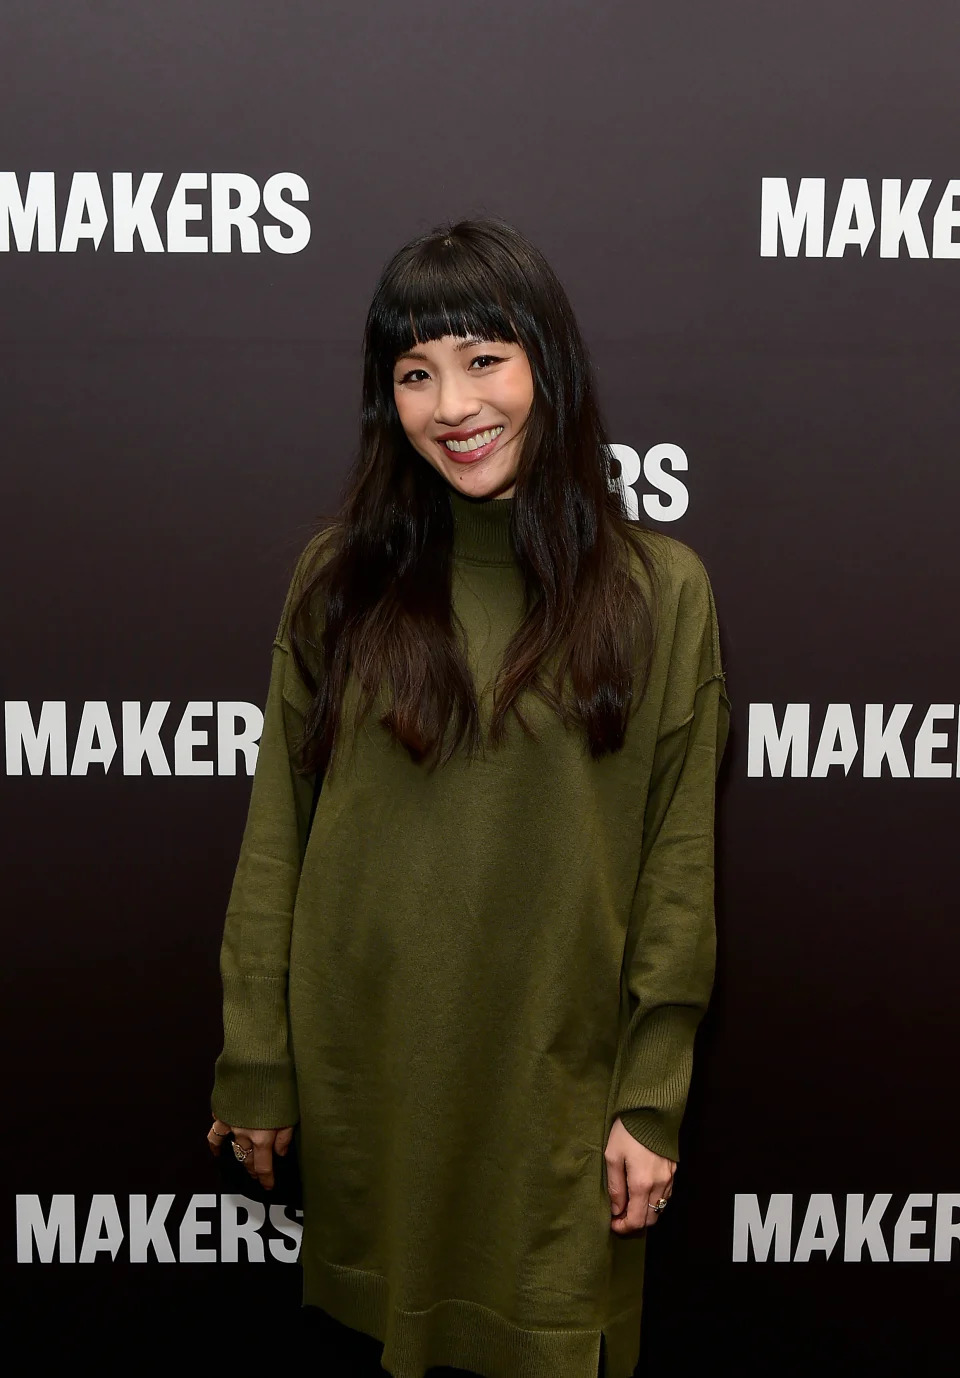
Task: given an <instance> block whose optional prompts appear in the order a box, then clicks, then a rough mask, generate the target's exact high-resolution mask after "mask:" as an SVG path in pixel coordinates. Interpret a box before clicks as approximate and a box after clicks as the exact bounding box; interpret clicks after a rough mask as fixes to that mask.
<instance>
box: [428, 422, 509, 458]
mask: <svg viewBox="0 0 960 1378" xmlns="http://www.w3.org/2000/svg"><path fill="white" fill-rule="evenodd" d="M502 430H503V427H502V426H494V427H493V428H492V429H491V430H489V431H481V433H480V434H479V435H472V436H471V437H470V439H469V440H445V441H444V442H443V443H444V445H446V447H447V449H448V450H453V452H454V454H458V455H459V454H463V453H464V451H466V450H479V448H480V446H481V445H489V443H490V441H491V440H493V438H494V436H497V435H499V434H500V432H501V431H502Z"/></svg>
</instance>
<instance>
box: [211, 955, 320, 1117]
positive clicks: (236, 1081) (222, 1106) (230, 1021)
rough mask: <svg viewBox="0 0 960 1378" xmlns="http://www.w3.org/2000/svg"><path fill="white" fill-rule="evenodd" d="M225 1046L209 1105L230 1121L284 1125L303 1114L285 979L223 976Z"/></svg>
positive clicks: (219, 1115) (217, 1068)
mask: <svg viewBox="0 0 960 1378" xmlns="http://www.w3.org/2000/svg"><path fill="white" fill-rule="evenodd" d="M223 1040H224V1041H223V1052H222V1053H221V1054H220V1056H219V1058H218V1059H217V1064H216V1072H215V1079H214V1086H213V1094H212V1097H211V1101H210V1107H211V1109H212V1110H213V1113H214V1114H215V1115H217V1116H218V1117H219V1118H220V1119H222V1120H225V1121H226V1123H227V1124H239V1125H242V1126H243V1127H244V1128H245V1129H280V1128H284V1127H285V1126H287V1125H291V1124H296V1123H297V1121H298V1120H299V1118H300V1107H299V1101H298V1097H297V1079H296V1073H295V1071H294V1065H293V1057H292V1055H291V1053H290V1038H289V1028H288V1022H287V1002H286V981H285V980H284V979H282V978H280V977H270V976H264V977H249V976H248V977H243V976H233V977H225V978H224V982H223Z"/></svg>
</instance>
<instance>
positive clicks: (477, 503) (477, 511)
mask: <svg viewBox="0 0 960 1378" xmlns="http://www.w3.org/2000/svg"><path fill="white" fill-rule="evenodd" d="M450 506H451V509H452V511H453V555H454V558H455V559H461V560H476V561H479V563H481V564H485V565H507V564H513V563H514V560H515V558H516V557H515V556H514V553H513V546H512V544H511V541H510V514H511V512H512V511H513V498H512V497H509V498H467V497H464V496H463V494H462V493H459V492H458V491H457V490H456V489H455V488H451V489H450Z"/></svg>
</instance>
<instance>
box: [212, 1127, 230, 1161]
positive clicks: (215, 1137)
mask: <svg viewBox="0 0 960 1378" xmlns="http://www.w3.org/2000/svg"><path fill="white" fill-rule="evenodd" d="M230 1132H231V1131H230V1126H229V1125H228V1124H225V1123H224V1122H223V1120H218V1119H215V1120H214V1121H213V1124H212V1125H211V1126H210V1129H209V1132H208V1133H207V1143H208V1144H209V1145H210V1151H211V1152H212V1153H213V1154H214V1155H215V1156H216V1155H219V1153H220V1149H221V1147H222V1145H223V1143H224V1141H225V1139H226V1138H227V1135H228V1134H229V1133H230Z"/></svg>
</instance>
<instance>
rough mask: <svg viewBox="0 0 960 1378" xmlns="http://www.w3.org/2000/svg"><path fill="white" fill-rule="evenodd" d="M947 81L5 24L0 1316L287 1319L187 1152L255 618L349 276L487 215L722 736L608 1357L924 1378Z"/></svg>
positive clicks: (948, 529)
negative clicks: (630, 1348) (690, 1014)
mask: <svg viewBox="0 0 960 1378" xmlns="http://www.w3.org/2000/svg"><path fill="white" fill-rule="evenodd" d="M958 56H960V20H958V18H957V16H956V12H955V10H954V9H953V8H952V7H950V6H947V5H945V4H943V3H942V0H941V2H940V3H934V0H915V2H914V3H913V4H911V5H909V6H907V5H905V4H900V3H893V0H874V2H873V3H872V4H866V3H863V4H861V3H843V2H842V0H841V3H832V4H827V3H823V0H811V3H808V4H805V5H803V6H792V7H788V6H771V5H765V4H761V3H759V2H758V0H754V2H753V3H747V2H746V0H743V2H741V3H734V4H730V5H726V6H719V7H718V6H713V5H710V4H707V3H705V0H704V2H703V3H699V4H689V3H683V0H681V2H680V3H676V4H673V5H669V6H660V7H655V8H652V7H649V6H644V5H636V4H627V3H610V2H609V0H606V2H605V0H593V3H590V4H587V3H583V2H582V0H549V2H548V0H529V2H528V3H517V4H514V5H510V6H505V5H503V6H502V5H488V6H483V7H479V8H478V7H469V6H460V5H451V4H448V3H438V0H423V2H422V3H420V4H418V5H416V6H401V5H396V4H392V3H388V2H387V0H360V2H359V3H358V0H323V2H322V3H318V4H316V5H304V4H290V5H280V6H274V7H272V8H270V7H263V6H261V5H255V4H251V3H249V0H233V3H230V4H227V3H226V2H225V0H219V2H218V3H200V4H196V3H191V4H187V3H185V0H173V2H172V3H168V4H165V5H162V6H150V5H145V4H127V5H123V6H120V5H103V6H92V5H77V4H72V3H65V0H57V2H55V3H31V4H27V3H23V2H22V0H8V2H7V3H6V4H5V5H4V6H3V9H2V12H0V107H2V119H0V436H2V446H3V465H2V471H3V482H4V490H5V501H4V507H3V510H4V513H5V518H6V520H5V527H4V540H3V542H2V543H0V564H2V569H3V579H4V590H5V596H4V636H3V668H2V689H3V715H4V755H3V764H2V779H0V785H2V795H3V829H2V835H0V842H2V848H3V914H4V921H3V932H4V945H5V961H4V967H5V975H6V994H5V997H4V1000H3V1020H4V1025H5V1031H6V1043H5V1053H4V1062H3V1068H4V1086H5V1094H4V1102H5V1115H4V1121H5V1140H6V1149H7V1151H6V1153H5V1160H6V1171H5V1172H4V1182H3V1187H2V1192H0V1197H2V1202H0V1250H2V1259H3V1265H4V1280H3V1289H2V1290H3V1297H4V1302H3V1307H4V1309H5V1310H7V1311H8V1317H7V1319H6V1320H5V1325H10V1326H15V1325H17V1324H24V1325H26V1326H27V1327H29V1328H32V1330H33V1332H34V1333H36V1334H45V1335H54V1334H60V1335H70V1336H74V1337H77V1336H81V1335H83V1334H94V1335H96V1337H97V1338H96V1344H97V1345H100V1346H102V1345H103V1344H105V1343H107V1342H108V1341H109V1339H111V1338H118V1339H121V1340H125V1338H126V1337H129V1335H130V1334H131V1333H136V1334H139V1335H143V1334H159V1333H160V1332H161V1331H163V1332H168V1333H169V1332H170V1331H171V1330H173V1331H174V1332H175V1331H177V1329H178V1328H179V1327H181V1326H183V1325H186V1324H187V1323H188V1322H190V1323H194V1322H195V1323H197V1324H199V1325H203V1324H209V1325H210V1326H215V1327H216V1330H217V1331H218V1333H221V1334H223V1333H226V1332H225V1331H224V1327H228V1326H230V1325H231V1324H236V1325H237V1326H240V1327H243V1326H244V1325H245V1324H248V1323H249V1321H248V1318H249V1317H251V1316H254V1315H255V1316H256V1326H257V1328H258V1329H259V1330H260V1331H261V1332H262V1331H264V1329H266V1331H267V1332H272V1333H276V1335H277V1336H280V1337H282V1336H283V1335H285V1334H286V1333H288V1328H289V1327H290V1326H291V1325H292V1324H293V1323H294V1321H295V1319H296V1313H297V1308H298V1306H299V1286H300V1282H299V1270H298V1268H297V1267H296V1266H291V1265H296V1260H297V1253H298V1247H299V1234H300V1215H299V1210H298V1208H297V1205H296V1203H295V1201H294V1200H292V1199H284V1197H283V1195H282V1194H278V1195H277V1199H276V1200H275V1201H273V1202H272V1203H268V1204H264V1202H263V1201H262V1200H260V1199H254V1198H253V1197H252V1196H250V1197H247V1196H245V1195H243V1194H234V1193H231V1192H230V1191H228V1190H226V1189H225V1187H224V1184H223V1183H222V1182H221V1180H220V1179H219V1178H218V1176H217V1175H216V1173H215V1171H214V1167H213V1164H212V1160H211V1159H210V1157H209V1153H208V1150H207V1147H206V1143H205V1137H204V1136H205V1133H206V1129H207V1127H208V1124H209V1092H210V1086H211V1079H212V1070H213V1062H214V1059H215V1057H216V1055H217V1052H218V1051H219V1046H220V1024H219V1020H220V1007H219V999H220V992H219V977H218V971H217V957H218V950H219V942H220V934H221V927H222V922H223V915H224V911H225V907H226V901H227V895H228V891H229V886H230V882H231V879H232V874H233V867H234V865H235V862H236V856H237V851H238V847H239V842H240V835H241V831H242V826H243V820H244V816H245V811H246V805H247V800H248V797H249V791H250V777H251V775H252V773H253V770H254V766H255V763H256V754H257V741H258V737H259V733H260V727H261V723H262V712H261V710H262V705H263V701H264V695H265V691H266V681H267V676H268V669H269V654H270V642H271V639H272V636H273V632H274V630H275V626H276V619H277V616H278V613H279V608H280V604H281V601H282V598H283V593H284V591H285V588H286V584H287V580H288V578H289V575H290V572H291V569H292V565H293V561H294V559H295V557H296V555H297V554H298V553H299V551H300V550H301V548H302V546H303V544H304V542H305V540H306V539H307V537H308V535H309V534H310V533H311V532H312V531H313V530H314V529H315V527H316V525H317V522H318V521H319V519H320V518H321V516H322V514H324V513H326V512H328V511H331V510H333V509H334V508H335V507H336V505H337V502H338V500H339V495H340V491H341V484H342V482H343V479H344V477H345V474H346V472H347V469H348V466H349V464H350V462H351V459H352V457H353V453H354V447H355V443H356V434H357V425H358V409H359V395H360V338H361V331H362V327H363V320H364V316H365V313H366V309H367V305H368V303H369V300H370V296H371V294H372V291H373V287H374V284H375V282H376V279H377V276H378V274H379V272H380V269H381V266H382V264H383V263H384V261H385V260H386V259H387V258H388V257H389V256H390V254H392V253H393V251H394V250H395V249H396V248H397V247H398V246H399V245H400V244H401V243H404V242H405V241H406V240H408V239H409V238H411V237H412V236H413V235H414V234H416V233H419V232H421V231H422V230H425V229H427V228H430V227H431V226H434V225H436V224H438V223H439V222H442V221H446V220H455V219H457V218H459V217H461V216H468V215H482V214H487V213H492V214H496V215H500V216H503V217H504V218H506V219H508V220H510V221H512V222H513V223H515V224H516V225H517V226H518V227H519V228H521V229H522V230H523V231H524V232H525V233H527V234H528V235H529V236H530V237H531V238H532V239H533V240H534V242H535V243H537V244H538V245H539V246H540V247H541V248H542V249H543V251H544V252H545V254H546V255H547V257H548V258H549V259H550V261H551V262H552V264H553V265H554V266H555V268H556V269H557V271H558V273H559V274H560V276H561V277H562V279H563V281H564V283H565V284H566V286H567V288H568V290H569V293H570V296H571V299H572V301H573V304H574V307H575V309H576V311H577V313H578V316H579V318H580V321H581V324H582V327H583V330H584V334H585V336H586V338H587V341H588V344H589V347H590V350H591V353H592V356H593V360H594V364H595V367H596V371H597V377H598V381H599V385H600V390H601V398H602V402H603V406H604V409H605V414H606V418H607V423H608V427H609V431H610V435H611V439H612V441H613V442H614V443H615V445H616V450H617V454H618V456H619V458H620V460H621V465H622V474H623V481H624V484H625V491H626V493H627V496H628V500H629V501H630V503H631V505H632V506H633V508H634V509H635V511H636V512H637V514H638V515H639V516H641V517H642V518H643V520H645V521H646V522H647V523H648V524H649V525H651V526H654V527H657V528H658V529H662V530H665V531H667V532H669V533H670V534H671V535H673V536H676V537H678V538H679V539H680V540H682V541H685V542H686V543H688V544H689V545H691V546H693V548H694V549H695V550H696V551H697V552H698V553H699V554H700V555H701V557H702V558H703V560H704V562H705V564H706V566H707V569H708V570H709V572H710V574H711V578H712V581H713V585H714V590H715V594H716V598H717V603H718V607H719V612H720V620H721V631H722V636H723V645H724V653H725V662H726V669H727V675H728V687H729V692H730V696H731V699H732V702H733V708H734V715H733V727H732V732H731V738H730V745H729V748H728V755H727V758H726V759H725V761H724V764H723V768H722V772H721V777H720V804H719V824H718V842H719V857H718V898H717V918H718V929H719V959H718V976H717V987H716V994H715V999H714V1003H713V1005H712V1007H711V1010H710V1013H709V1015H708V1016H707V1018H706V1020H705V1021H704V1024H703V1026H702V1031H701V1033H700V1035H699V1041H698V1045H697V1059H696V1068H695V1075H694V1082H693V1087H692V1091H691V1098H690V1103H689V1110H688V1114H687V1118H686V1120H685V1123H684V1128H683V1135H682V1140H681V1143H682V1153H681V1158H682V1161H681V1163H680V1166H679V1169H678V1172H677V1178H676V1186H675V1192H674V1198H673V1204H672V1207H671V1211H670V1212H669V1214H668V1215H667V1216H666V1217H665V1218H664V1219H663V1222H662V1224H661V1225H660V1226H659V1228H658V1229H657V1230H656V1231H653V1232H652V1233H651V1237H650V1241H649V1256H648V1272H647V1289H646V1294H645V1313H644V1336H643V1350H642V1354H641V1362H640V1368H639V1370H638V1372H639V1373H642V1374H650V1375H652V1374H657V1373H662V1372H666V1371H670V1372H673V1373H678V1374H686V1373H693V1372H700V1371H703V1367H704V1365H706V1364H708V1363H712V1362H724V1363H729V1364H731V1365H734V1366H735V1368H736V1371H737V1372H738V1373H739V1374H741V1375H756V1378H761V1376H762V1378H767V1375H771V1374H777V1375H783V1374H792V1373H797V1374H800V1373H804V1374H807V1373H809V1372H811V1371H813V1369H812V1366H813V1365H816V1371H818V1372H820V1373H825V1374H837V1375H839V1374H848V1373H850V1372H860V1371H863V1372H870V1373H871V1374H874V1375H886V1374H891V1375H893V1374H898V1375H899V1374H900V1373H902V1372H910V1373H931V1374H934V1373H936V1374H940V1373H946V1372H949V1371H950V1368H951V1363H952V1359H951V1356H952V1355H953V1353H954V1349H955V1329H954V1316H955V1313H956V1308H957V1304H958V1302H960V1287H958V1263H960V1163H958V1152H957V1142H958V1137H960V1116H958V1110H957V1104H958V1097H957V1094H956V1083H955V1064H956V1060H957V1054H958V1052H960V1018H958V1013H957V1010H958V969H960V922H958V920H960V899H958V893H957V891H958V884H957V877H958V869H957V841H956V838H957V825H958V821H960V735H958V722H960V717H958V706H960V636H958V632H957V609H958V606H960V559H958V539H957V534H956V526H957V513H958V510H960V458H958V448H957V436H958V425H957V422H958V388H960V343H958V334H957V324H956V323H957V307H958V303H960V140H958V138H957V134H956V89H957V88H956V71H957V61H958ZM88 1265H90V1266H88ZM77 1343H78V1344H80V1341H79V1340H77ZM83 1352H85V1351H84V1350H83V1349H82V1347H81V1348H79V1349H76V1350H75V1353H77V1354H81V1353H83ZM91 1352H95V1351H91Z"/></svg>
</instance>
